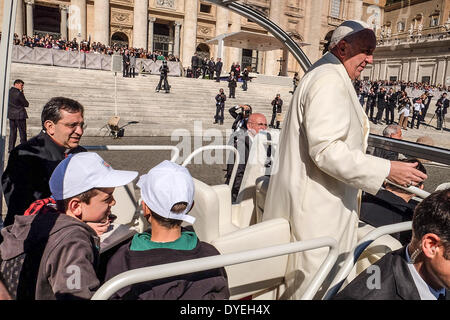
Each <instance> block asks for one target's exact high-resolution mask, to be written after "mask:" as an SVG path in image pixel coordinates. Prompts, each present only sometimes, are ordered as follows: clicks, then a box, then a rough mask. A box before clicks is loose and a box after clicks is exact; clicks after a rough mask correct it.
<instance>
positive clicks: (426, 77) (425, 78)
mask: <svg viewBox="0 0 450 320" xmlns="http://www.w3.org/2000/svg"><path fill="white" fill-rule="evenodd" d="M430 80H431V77H429V76H424V77H422V83H428V84H430Z"/></svg>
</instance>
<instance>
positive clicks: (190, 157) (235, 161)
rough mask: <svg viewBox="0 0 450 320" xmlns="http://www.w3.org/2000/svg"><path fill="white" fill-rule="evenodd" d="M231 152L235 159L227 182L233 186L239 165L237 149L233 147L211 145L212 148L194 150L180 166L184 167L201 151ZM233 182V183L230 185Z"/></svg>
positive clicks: (205, 147)
mask: <svg viewBox="0 0 450 320" xmlns="http://www.w3.org/2000/svg"><path fill="white" fill-rule="evenodd" d="M215 149H218V150H231V151H233V152H234V155H235V156H236V158H235V159H234V165H233V171H232V172H231V177H230V180H229V182H228V185H229V186H232V185H233V184H234V179H235V177H236V172H237V168H238V165H239V160H240V159H239V152H238V151H237V149H236V148H235V147H233V146H229V145H212V146H204V147H200V148H197V149H195V150H194V151H192V153H191V154H190V155H188V156H187V157H186V159H185V160H184V161H183V164H182V166H183V167H186V166H187V165H188V164H189V162H190V161H191V160H192V158H194V157H195V156H196V155H198V154H199V153H202V152H203V151H206V150H215ZM231 182H233V183H231Z"/></svg>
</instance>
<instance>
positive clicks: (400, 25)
mask: <svg viewBox="0 0 450 320" xmlns="http://www.w3.org/2000/svg"><path fill="white" fill-rule="evenodd" d="M403 31H405V23H404V22H403V21H400V22H398V23H397V32H403Z"/></svg>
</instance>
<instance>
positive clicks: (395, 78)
mask: <svg viewBox="0 0 450 320" xmlns="http://www.w3.org/2000/svg"><path fill="white" fill-rule="evenodd" d="M389 81H397V76H390V77H389Z"/></svg>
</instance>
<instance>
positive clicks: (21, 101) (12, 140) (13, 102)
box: [7, 79, 29, 152]
mask: <svg viewBox="0 0 450 320" xmlns="http://www.w3.org/2000/svg"><path fill="white" fill-rule="evenodd" d="M24 84H25V83H24V82H23V81H22V80H20V79H17V80H16V81H14V85H13V86H12V87H11V89H9V98H8V115H7V118H8V119H9V144H8V152H11V151H12V149H14V146H15V145H16V139H17V129H19V136H20V143H25V142H27V120H26V119H27V118H28V114H27V110H26V109H25V108H27V107H28V106H29V103H28V100H27V99H26V98H25V95H24V94H23V86H24Z"/></svg>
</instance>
